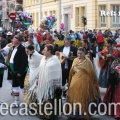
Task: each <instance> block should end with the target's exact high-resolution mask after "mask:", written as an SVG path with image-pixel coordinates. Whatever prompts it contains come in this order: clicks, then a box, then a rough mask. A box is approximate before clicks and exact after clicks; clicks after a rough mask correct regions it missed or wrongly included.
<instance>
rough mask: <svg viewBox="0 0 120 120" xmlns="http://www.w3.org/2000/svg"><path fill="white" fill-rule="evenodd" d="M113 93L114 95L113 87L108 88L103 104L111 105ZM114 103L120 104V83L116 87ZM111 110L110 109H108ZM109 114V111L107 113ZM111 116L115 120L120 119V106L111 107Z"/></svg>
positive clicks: (113, 97)
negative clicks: (115, 119)
mask: <svg viewBox="0 0 120 120" xmlns="http://www.w3.org/2000/svg"><path fill="white" fill-rule="evenodd" d="M111 93H112V88H111V86H109V87H108V89H107V91H106V93H105V96H104V99H103V102H104V103H105V104H106V105H107V107H108V104H109V103H111V101H110V98H111ZM112 103H115V104H117V103H120V82H119V83H118V84H117V85H116V87H115V91H114V93H113V96H112ZM108 109H109V108H108ZM115 109H116V114H115ZM107 114H108V111H107ZM109 115H111V116H113V117H114V118H120V105H119V104H118V105H117V106H116V107H115V108H114V107H113V106H112V107H111V113H109Z"/></svg>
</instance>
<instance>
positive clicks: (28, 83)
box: [23, 45, 43, 104]
mask: <svg viewBox="0 0 120 120" xmlns="http://www.w3.org/2000/svg"><path fill="white" fill-rule="evenodd" d="M25 51H26V54H27V55H28V64H29V72H28V74H27V76H26V79H25V83H24V84H25V88H24V96H23V98H24V102H26V103H28V104H29V103H31V102H32V101H33V98H34V96H33V94H32V92H31V91H33V90H34V88H36V80H37V79H38V75H39V65H40V61H41V59H42V57H43V55H41V54H39V53H38V52H37V51H35V50H34V47H33V46H32V45H29V46H28V47H26V49H25ZM34 99H35V98H34Z"/></svg>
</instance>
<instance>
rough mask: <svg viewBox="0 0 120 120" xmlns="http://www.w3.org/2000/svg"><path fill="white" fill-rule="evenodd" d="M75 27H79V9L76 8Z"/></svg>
mask: <svg viewBox="0 0 120 120" xmlns="http://www.w3.org/2000/svg"><path fill="white" fill-rule="evenodd" d="M75 13H76V15H75V16H76V27H79V26H80V8H79V7H77V8H76V12H75Z"/></svg>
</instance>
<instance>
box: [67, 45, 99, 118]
mask: <svg viewBox="0 0 120 120" xmlns="http://www.w3.org/2000/svg"><path fill="white" fill-rule="evenodd" d="M77 54H78V57H77V58H76V59H74V61H73V64H72V68H71V70H70V75H69V81H68V87H69V89H68V98H67V102H68V103H70V104H71V106H72V113H71V115H69V116H68V117H70V118H75V119H77V118H85V119H87V120H89V118H90V115H89V112H88V106H89V104H90V103H91V102H95V101H96V102H99V100H100V91H99V87H98V81H97V77H96V75H95V71H94V68H93V65H92V63H91V61H90V60H89V58H87V57H86V56H85V51H84V48H82V47H81V48H79V49H78V53H77ZM75 103H80V104H81V106H82V109H81V111H82V112H81V114H79V113H78V112H79V108H78V106H76V107H75V109H74V108H73V104H75ZM73 110H74V111H73ZM66 112H69V106H66ZM73 112H75V114H73ZM84 113H86V115H84Z"/></svg>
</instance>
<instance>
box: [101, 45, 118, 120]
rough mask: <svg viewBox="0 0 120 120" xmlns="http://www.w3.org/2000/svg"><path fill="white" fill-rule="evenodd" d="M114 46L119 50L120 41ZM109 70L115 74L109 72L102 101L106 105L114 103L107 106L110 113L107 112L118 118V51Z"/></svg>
mask: <svg viewBox="0 0 120 120" xmlns="http://www.w3.org/2000/svg"><path fill="white" fill-rule="evenodd" d="M116 47H117V48H118V50H119V52H120V43H117V45H116ZM110 70H112V71H115V72H116V73H117V74H116V73H115V74H110V75H111V76H109V80H110V82H109V83H110V84H109V86H108V89H107V91H106V93H105V96H104V98H103V102H104V103H105V104H106V105H107V106H108V105H110V104H111V103H114V104H116V107H113V106H111V108H110V107H109V108H107V110H109V111H110V113H109V112H108V115H111V116H113V117H114V118H115V119H117V120H120V105H119V103H120V53H119V56H118V58H117V59H115V60H114V61H113V63H112V65H111V69H110ZM115 111H116V113H115Z"/></svg>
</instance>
